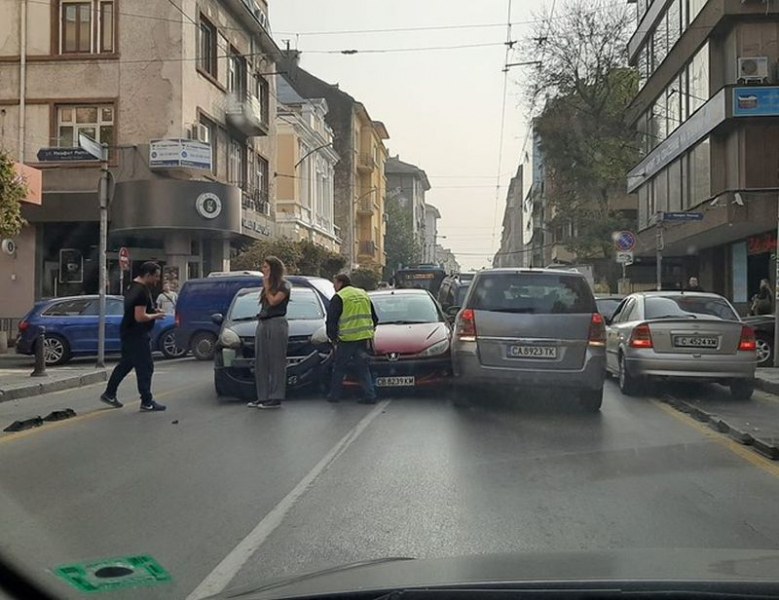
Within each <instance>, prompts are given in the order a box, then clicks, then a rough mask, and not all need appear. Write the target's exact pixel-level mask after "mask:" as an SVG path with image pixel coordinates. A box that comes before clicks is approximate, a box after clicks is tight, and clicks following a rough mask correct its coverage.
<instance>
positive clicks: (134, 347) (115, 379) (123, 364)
mask: <svg viewBox="0 0 779 600" xmlns="http://www.w3.org/2000/svg"><path fill="white" fill-rule="evenodd" d="M133 369H135V378H136V380H137V381H138V393H139V394H140V395H141V402H142V403H143V404H148V403H149V402H151V401H152V399H153V397H152V394H151V376H152V375H153V374H154V359H153V358H152V356H151V340H150V339H149V336H148V335H143V336H131V337H127V338H125V339H122V359H121V360H120V361H119V364H118V365H116V366H115V367H114V370H113V372H112V373H111V377H110V378H109V380H108V386H107V387H106V389H105V393H106V395H107V396H110V397H112V398H113V397H115V396H116V391H117V389H119V384H120V383H122V380H123V379H124V378H125V377H127V375H128V373H129V372H130V371H132V370H133Z"/></svg>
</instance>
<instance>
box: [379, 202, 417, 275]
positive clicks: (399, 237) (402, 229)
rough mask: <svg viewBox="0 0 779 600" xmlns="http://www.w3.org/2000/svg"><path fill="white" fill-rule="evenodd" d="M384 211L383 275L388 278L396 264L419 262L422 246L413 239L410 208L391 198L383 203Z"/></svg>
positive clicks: (396, 266) (393, 271)
mask: <svg viewBox="0 0 779 600" xmlns="http://www.w3.org/2000/svg"><path fill="white" fill-rule="evenodd" d="M384 211H385V214H386V215H387V234H386V235H385V236H384V250H385V251H386V253H387V266H386V267H385V273H384V277H385V279H387V280H389V279H390V278H391V277H392V275H393V273H395V270H396V269H397V268H398V264H402V265H413V264H417V263H419V262H421V259H422V248H420V245H419V243H418V242H417V240H416V239H414V223H413V216H412V214H411V211H410V210H406V209H405V208H403V207H402V206H401V205H400V202H399V201H398V200H397V199H391V200H388V201H387V202H386V203H385V206H384Z"/></svg>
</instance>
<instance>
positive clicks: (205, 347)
mask: <svg viewBox="0 0 779 600" xmlns="http://www.w3.org/2000/svg"><path fill="white" fill-rule="evenodd" d="M287 279H288V280H289V281H290V283H292V284H293V285H297V286H302V287H309V288H312V289H314V290H315V291H316V292H317V293H318V294H319V296H320V297H321V298H322V301H323V302H324V304H325V307H327V306H329V304H330V298H332V297H333V294H335V288H334V287H333V284H332V282H330V281H328V280H327V279H324V278H322V277H308V276H305V275H289V276H287ZM260 286H262V274H260V273H258V272H257V273H255V272H235V273H229V272H228V273H212V274H210V275H209V276H208V277H205V278H202V279H190V280H189V281H187V282H185V283H184V285H183V287H182V288H181V292H179V298H178V302H176V345H177V346H178V347H179V348H188V349H189V350H190V351H191V352H192V356H194V357H195V358H196V359H198V360H212V359H213V358H214V347H215V343H216V338H217V336H218V335H219V326H218V325H216V324H215V323H214V322H213V321H212V320H211V315H213V314H215V313H221V314H223V315H225V314H227V310H228V309H229V308H230V303H231V302H232V301H233V298H234V297H235V295H236V294H237V293H238V290H241V289H243V288H251V287H260ZM258 312H259V311H258Z"/></svg>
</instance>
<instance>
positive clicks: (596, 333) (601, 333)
mask: <svg viewBox="0 0 779 600" xmlns="http://www.w3.org/2000/svg"><path fill="white" fill-rule="evenodd" d="M589 340H590V342H589V343H590V346H605V345H606V323H605V321H604V320H603V315H602V314H600V313H592V320H591V321H590V335H589Z"/></svg>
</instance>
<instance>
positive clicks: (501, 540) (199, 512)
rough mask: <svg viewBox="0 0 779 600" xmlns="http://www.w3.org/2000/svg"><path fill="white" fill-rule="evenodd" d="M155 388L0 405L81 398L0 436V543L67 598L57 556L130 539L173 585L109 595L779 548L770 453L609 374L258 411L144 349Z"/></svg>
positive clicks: (66, 560)
mask: <svg viewBox="0 0 779 600" xmlns="http://www.w3.org/2000/svg"><path fill="white" fill-rule="evenodd" d="M154 389H155V392H156V397H157V399H158V401H159V402H162V403H165V404H167V405H168V410H167V411H166V412H164V413H153V414H143V413H140V412H139V411H138V404H137V401H136V400H135V380H134V377H133V376H132V375H131V376H130V377H128V378H127V379H126V380H125V382H124V384H123V385H122V387H121V388H120V394H119V397H120V398H121V399H122V400H123V401H125V403H126V404H125V407H124V408H123V409H120V410H114V409H106V408H103V407H102V405H100V403H99V402H98V400H97V397H98V395H99V393H100V391H101V390H102V384H98V385H93V386H88V387H84V388H80V389H76V390H68V391H63V392H58V393H54V394H48V395H46V396H40V397H37V398H29V399H26V400H25V401H24V404H22V402H21V401H20V402H19V403H5V404H0V422H2V423H3V424H4V425H3V426H5V424H7V423H8V422H10V421H12V420H14V419H16V418H19V417H20V416H21V413H22V412H24V410H23V409H24V408H26V407H29V410H28V411H27V412H28V413H29V414H30V416H34V415H36V414H45V412H47V411H49V410H53V409H56V408H57V407H59V408H73V409H74V410H76V412H77V413H78V416H77V417H75V418H73V419H69V420H66V421H61V422H57V423H47V424H45V425H44V426H43V427H41V428H38V429H33V430H28V431H24V432H20V433H15V434H2V435H0V514H2V515H3V535H2V537H1V538H0V549H1V550H2V552H3V554H5V555H6V556H10V557H12V558H13V559H14V560H15V561H16V562H17V563H18V564H20V565H23V566H24V567H25V570H26V572H27V573H29V574H31V575H32V576H33V577H34V578H36V579H37V580H38V581H40V582H42V583H44V584H47V585H48V586H49V587H50V588H51V589H52V590H54V591H55V592H56V593H57V594H58V595H60V596H63V597H80V593H79V592H77V591H76V590H75V589H73V588H70V587H68V586H67V585H66V584H65V583H64V582H63V581H61V580H60V579H58V578H57V577H56V576H55V575H54V574H53V572H54V569H55V568H56V567H58V566H60V565H64V564H72V563H83V562H88V561H93V560H100V559H109V558H114V557H122V556H132V555H148V556H151V557H153V558H154V559H155V560H156V561H157V562H159V564H160V565H162V567H163V568H164V569H165V570H167V571H168V572H169V573H170V574H171V576H172V582H169V583H163V584H161V585H158V586H155V587H149V588H145V589H143V590H137V589H135V590H124V591H118V592H115V594H114V597H117V598H181V599H185V598H191V599H194V598H202V597H205V596H207V595H208V594H209V593H215V592H219V591H221V590H222V589H224V588H225V587H226V586H227V587H233V586H247V585H260V584H262V583H263V582H266V581H267V580H268V579H269V578H272V577H277V576H281V575H292V574H296V573H300V572H305V571H310V570H315V569H319V568H323V567H329V566H334V565H339V564H343V563H348V562H353V561H359V560H366V559H374V558H381V557H388V556H407V557H416V558H429V557H447V556H452V555H472V554H484V553H503V552H508V553H524V552H538V551H576V550H608V549H641V548H678V547H685V548H689V547H707V548H732V549H769V548H773V549H775V548H777V547H779V521H777V519H776V514H777V510H776V506H777V498H778V497H779V466H777V464H776V463H772V462H771V461H769V460H767V459H764V458H762V457H760V456H758V455H757V454H755V453H754V452H752V451H750V450H748V449H746V448H744V447H742V446H739V445H738V444H736V443H735V442H733V441H731V440H729V439H727V437H725V436H722V435H720V434H718V433H716V432H714V431H712V430H711V429H709V428H708V427H706V426H704V425H702V424H700V423H698V422H696V421H695V420H693V419H692V418H690V417H688V416H686V415H683V414H681V413H679V412H677V411H676V410H674V409H673V408H671V407H669V406H668V405H666V404H662V403H660V402H659V401H657V400H655V399H652V398H625V397H622V396H621V395H620V393H619V391H618V389H617V387H616V385H614V383H613V382H607V391H606V395H605V399H604V404H603V409H602V411H601V413H600V414H598V415H590V414H586V413H584V412H583V411H581V410H580V409H579V408H578V406H576V405H575V404H574V403H572V402H570V400H569V399H567V398H566V397H565V396H561V397H555V398H551V397H547V396H544V395H541V394H537V395H529V396H528V397H527V398H522V399H521V404H518V405H515V406H513V407H512V406H511V405H509V403H507V402H495V401H493V402H491V403H489V404H488V405H486V406H479V407H477V408H471V409H458V408H455V407H454V406H452V404H451V403H450V402H449V401H448V400H447V399H446V398H444V397H443V396H444V395H443V394H442V395H440V396H436V395H428V396H420V397H408V398H395V397H391V398H390V397H388V398H385V399H383V400H382V401H381V402H380V403H379V404H377V405H376V406H364V405H358V404H356V403H354V401H353V400H348V401H344V402H342V403H340V404H337V405H331V404H328V403H327V402H325V401H324V400H323V399H321V398H318V397H313V396H303V397H298V398H293V399H291V400H289V401H288V402H287V403H286V404H285V405H284V407H283V408H282V409H281V410H276V411H260V410H253V409H249V408H247V407H246V406H245V405H244V404H243V403H241V402H238V401H221V402H220V401H219V400H218V399H217V398H216V397H215V395H214V391H213V385H212V372H211V369H210V365H209V363H201V362H195V361H193V360H191V359H184V360H180V361H173V362H164V363H157V373H156V374H155V380H154ZM701 393H706V392H705V388H704V389H703V390H702V391H701ZM518 400H520V399H518ZM752 402H765V403H772V402H779V400H777V399H776V398H774V397H772V396H769V395H767V394H763V393H758V394H756V398H755V399H754V400H753V401H752ZM20 407H21V408H20Z"/></svg>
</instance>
